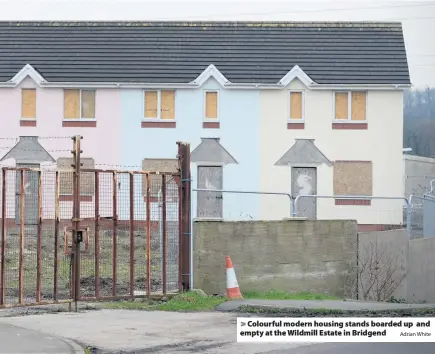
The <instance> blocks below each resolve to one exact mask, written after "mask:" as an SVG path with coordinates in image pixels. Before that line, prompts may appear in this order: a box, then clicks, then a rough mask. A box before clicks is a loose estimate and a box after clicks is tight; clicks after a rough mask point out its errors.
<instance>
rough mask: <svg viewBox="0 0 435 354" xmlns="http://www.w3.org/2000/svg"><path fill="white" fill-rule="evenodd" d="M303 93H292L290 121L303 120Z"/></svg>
mask: <svg viewBox="0 0 435 354" xmlns="http://www.w3.org/2000/svg"><path fill="white" fill-rule="evenodd" d="M302 104H303V103H302V92H290V119H303V112H302Z"/></svg>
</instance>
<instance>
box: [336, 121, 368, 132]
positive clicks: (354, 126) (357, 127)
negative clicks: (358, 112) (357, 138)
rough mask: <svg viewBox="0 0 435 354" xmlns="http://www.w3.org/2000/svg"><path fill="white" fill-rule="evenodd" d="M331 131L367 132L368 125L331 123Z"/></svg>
mask: <svg viewBox="0 0 435 354" xmlns="http://www.w3.org/2000/svg"><path fill="white" fill-rule="evenodd" d="M332 129H338V130H340V129H342V130H367V129H368V123H366V122H365V123H353V122H352V123H351V122H333V123H332Z"/></svg>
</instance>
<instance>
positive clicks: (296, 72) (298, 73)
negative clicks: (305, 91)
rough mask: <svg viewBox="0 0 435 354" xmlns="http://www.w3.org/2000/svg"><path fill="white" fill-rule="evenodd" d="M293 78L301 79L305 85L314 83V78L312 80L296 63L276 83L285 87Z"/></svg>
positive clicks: (308, 85)
mask: <svg viewBox="0 0 435 354" xmlns="http://www.w3.org/2000/svg"><path fill="white" fill-rule="evenodd" d="M294 79H299V80H301V81H302V83H303V84H304V85H305V86H307V87H310V86H311V85H313V84H315V82H314V80H312V79H311V78H310V77H309V76H308V75H307V74H306V73H305V72H304V71H303V70H302V69H301V68H300V67H299V66H298V65H295V66H294V67H293V68H292V69H291V70H290V71H289V72H288V73H287V74H285V75H284V76H283V78H282V79H281V80H279V82H278V85H280V86H284V87H285V86H287V85H288V84H289V83H290V82H292V81H293V80H294Z"/></svg>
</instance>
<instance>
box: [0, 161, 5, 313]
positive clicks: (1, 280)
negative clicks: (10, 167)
mask: <svg viewBox="0 0 435 354" xmlns="http://www.w3.org/2000/svg"><path fill="white" fill-rule="evenodd" d="M1 218H2V226H1V227H2V235H1V245H2V247H1V250H0V262H1V264H0V270H1V274H0V305H4V304H5V297H6V284H5V281H6V275H5V274H6V270H5V266H6V259H5V258H6V169H5V168H2V216H1Z"/></svg>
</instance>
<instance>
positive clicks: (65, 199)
mask: <svg viewBox="0 0 435 354" xmlns="http://www.w3.org/2000/svg"><path fill="white" fill-rule="evenodd" d="M59 201H60V202H72V201H74V196H72V195H70V194H62V195H59ZM80 201H81V202H92V201H93V196H92V195H81V196H80Z"/></svg>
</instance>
